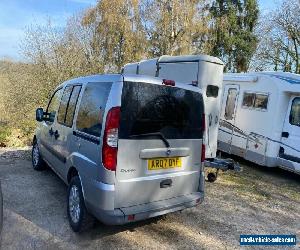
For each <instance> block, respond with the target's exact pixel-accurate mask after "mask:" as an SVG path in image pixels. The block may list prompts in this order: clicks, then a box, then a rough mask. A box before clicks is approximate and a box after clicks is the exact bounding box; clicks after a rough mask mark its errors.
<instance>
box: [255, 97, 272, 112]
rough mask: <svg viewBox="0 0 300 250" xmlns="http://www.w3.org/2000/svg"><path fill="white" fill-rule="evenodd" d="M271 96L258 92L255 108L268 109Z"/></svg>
mask: <svg viewBox="0 0 300 250" xmlns="http://www.w3.org/2000/svg"><path fill="white" fill-rule="evenodd" d="M268 99H269V96H268V95H266V94H256V95H255V102H254V108H259V109H267V107H268Z"/></svg>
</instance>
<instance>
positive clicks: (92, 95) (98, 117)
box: [76, 83, 111, 137]
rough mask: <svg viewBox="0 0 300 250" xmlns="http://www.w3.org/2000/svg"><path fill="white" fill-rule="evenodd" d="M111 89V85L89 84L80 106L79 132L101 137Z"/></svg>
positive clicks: (77, 126)
mask: <svg viewBox="0 0 300 250" xmlns="http://www.w3.org/2000/svg"><path fill="white" fill-rule="evenodd" d="M110 89H111V83H89V84H88V85H87V86H86V88H85V90H84V93H83V96H82V99H81V103H80V106H79V111H78V117H77V122H76V128H77V130H79V131H82V132H85V133H87V134H90V135H94V136H98V137H99V136H100V134H101V128H102V121H103V114H104V111H105V106H106V101H107V98H108V95H109V92H110Z"/></svg>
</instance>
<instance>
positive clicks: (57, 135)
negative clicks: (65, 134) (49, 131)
mask: <svg viewBox="0 0 300 250" xmlns="http://www.w3.org/2000/svg"><path fill="white" fill-rule="evenodd" d="M58 137H59V133H58V131H57V130H56V131H55V132H54V138H55V140H57V139H58Z"/></svg>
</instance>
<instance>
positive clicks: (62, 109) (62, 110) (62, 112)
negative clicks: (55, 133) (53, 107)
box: [57, 86, 73, 124]
mask: <svg viewBox="0 0 300 250" xmlns="http://www.w3.org/2000/svg"><path fill="white" fill-rule="evenodd" d="M72 89H73V86H67V87H66V88H65V90H64V93H63V96H62V98H61V101H60V106H59V109H58V115H57V121H58V122H59V123H61V124H63V123H65V116H66V111H67V107H68V103H69V99H70V95H71V93H72Z"/></svg>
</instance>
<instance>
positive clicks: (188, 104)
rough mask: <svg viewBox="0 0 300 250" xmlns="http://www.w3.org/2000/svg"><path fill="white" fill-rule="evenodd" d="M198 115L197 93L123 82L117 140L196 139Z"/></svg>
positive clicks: (199, 125) (199, 99) (198, 135)
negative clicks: (147, 137)
mask: <svg viewBox="0 0 300 250" xmlns="http://www.w3.org/2000/svg"><path fill="white" fill-rule="evenodd" d="M202 114H203V99H202V96H201V94H200V93H197V92H193V91H189V90H184V89H179V88H176V87H169V86H164V85H155V84H149V83H133V82H124V85H123V91H122V105H121V123H120V131H119V138H121V139H132V138H134V137H133V136H136V135H141V134H149V133H157V132H160V133H162V134H163V135H164V136H165V137H166V138H167V139H199V138H202V135H203V130H202ZM135 138H136V137H135Z"/></svg>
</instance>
